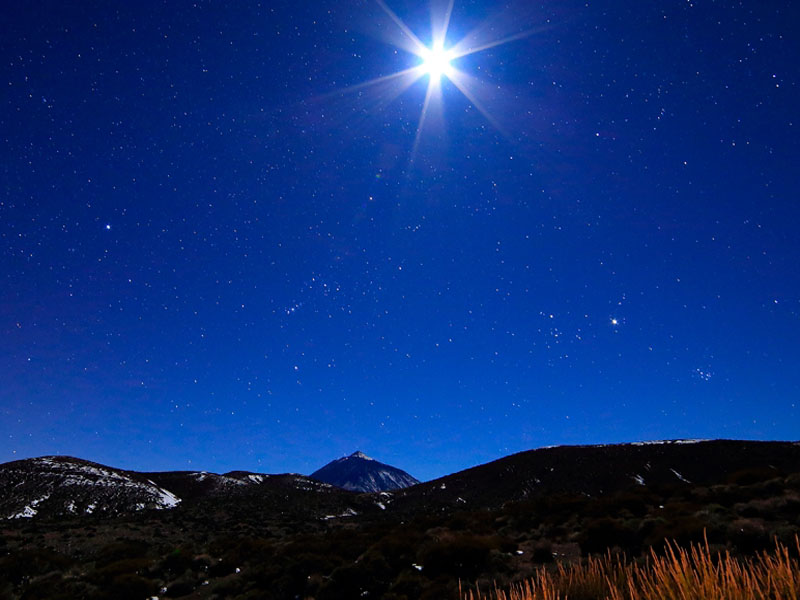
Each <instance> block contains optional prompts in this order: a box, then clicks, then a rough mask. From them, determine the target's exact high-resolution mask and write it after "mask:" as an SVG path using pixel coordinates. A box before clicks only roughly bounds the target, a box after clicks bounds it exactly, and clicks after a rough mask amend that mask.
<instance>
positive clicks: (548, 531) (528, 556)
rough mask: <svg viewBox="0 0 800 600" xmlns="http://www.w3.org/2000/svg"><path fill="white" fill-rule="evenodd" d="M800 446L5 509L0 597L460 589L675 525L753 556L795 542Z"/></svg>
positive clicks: (687, 538)
mask: <svg viewBox="0 0 800 600" xmlns="http://www.w3.org/2000/svg"><path fill="white" fill-rule="evenodd" d="M725 443H730V444H732V442H725ZM787 447H788V446H787ZM748 449H749V447H748V448H746V450H748ZM716 450H717V451H718V450H720V449H719V448H717V449H716ZM722 450H725V451H726V452H723V454H727V450H731V451H732V450H733V447H731V448H730V449H729V448H727V447H723V448H722ZM779 450H780V449H779ZM649 451H650V450H648V449H644V450H642V452H649ZM656 451H657V450H654V452H656ZM774 451H776V450H775V448H772V449H771V450H769V452H774ZM636 452H639V450H638V449H637V450H636ZM679 452H691V449H687V450H683V449H680V450H679ZM795 452H796V451H795V450H791V451H790V452H789V454H788V455H787V454H786V453H782V451H781V452H779V456H777V455H776V456H777V458H776V457H771V456H768V455H764V456H759V457H754V458H753V459H752V460H751V464H749V465H745V466H744V468H741V469H738V470H737V469H734V468H729V467H726V468H722V467H720V466H719V465H716V466H715V464H711V465H706V466H705V467H704V469H705V470H704V471H702V472H701V471H698V469H699V468H700V466H702V465H700V466H698V465H695V466H694V467H691V466H690V465H688V464H686V463H684V466H683V467H682V468H683V469H684V471H686V472H689V471H691V472H692V474H693V476H694V478H695V480H696V481H700V483H692V478H690V477H689V476H688V475H687V474H686V473H684V471H679V472H678V475H675V476H674V477H673V478H672V480H665V479H664V478H663V477H661V478H659V477H655V476H654V477H653V479H654V481H653V482H648V480H647V477H648V475H647V470H646V467H647V465H650V466H651V469H652V470H653V472H655V471H656V466H657V465H656V462H657V461H658V460H659V459H658V457H657V456H656V457H655V458H651V457H649V455H648V456H644V455H643V456H644V458H646V459H647V460H646V461H645V462H644V463H642V464H643V465H644V466H643V474H642V475H639V474H638V473H633V475H628V476H627V479H628V480H629V482H628V483H625V484H621V483H618V484H616V486H612V485H611V483H610V482H606V483H608V485H609V486H611V487H612V488H615V489H610V490H602V492H601V491H599V490H597V489H595V488H593V487H592V486H591V485H589V484H587V486H588V487H587V489H592V490H593V493H591V494H589V493H587V492H585V491H576V489H577V488H576V486H575V485H574V481H572V480H571V481H572V483H565V484H563V485H561V484H559V486H557V487H560V488H562V491H557V490H556V489H555V488H554V487H552V486H551V487H549V488H547V486H546V485H545V484H544V483H543V484H542V485H543V488H546V489H545V491H546V493H535V492H534V491H531V490H526V489H523V488H524V486H529V485H530V483H531V481H534V482H535V481H536V480H540V477H535V478H533V479H531V476H530V472H529V470H530V469H529V468H528V467H529V465H528V463H524V464H523V463H520V462H519V461H518V462H517V463H514V462H513V461H511V462H508V461H509V459H513V458H514V457H509V459H503V460H504V461H506V462H502V461H498V462H497V463H491V465H495V467H494V471H492V470H491V469H487V467H489V466H491V465H484V466H483V467H479V468H478V470H471V471H467V472H464V473H462V474H457V475H454V476H450V478H444V479H442V480H439V481H436V482H430V483H428V484H423V486H422V487H420V486H415V487H417V488H419V489H415V488H410V489H409V490H407V491H406V492H404V493H397V494H393V495H387V494H384V495H376V494H361V495H357V494H350V493H347V492H339V491H334V492H332V493H331V494H330V495H329V496H328V497H326V498H325V499H324V500H320V501H319V502H318V503H317V504H316V505H314V504H315V501H314V500H313V498H315V497H316V496H313V495H311V496H309V495H308V494H311V492H304V493H303V494H305V495H303V494H301V495H296V494H294V492H291V491H289V489H288V488H287V489H286V490H284V492H285V493H284V492H281V493H272V494H270V495H266V496H265V495H264V494H263V493H261V492H259V493H256V492H254V493H249V494H240V495H238V496H236V497H235V498H230V497H228V498H226V497H224V496H223V497H214V498H203V499H198V500H197V501H185V502H183V503H182V504H181V505H180V506H179V507H178V508H175V509H172V510H164V511H152V512H146V513H137V514H130V515H119V516H93V515H85V516H81V517H73V518H69V519H66V518H63V517H61V518H58V519H38V520H37V519H15V520H7V521H4V522H2V524H0V531H1V532H2V536H1V537H0V598H25V599H34V598H42V599H45V598H46V599H49V600H50V599H58V598H86V599H101V598H108V599H111V598H113V599H127V598H131V599H136V600H144V599H145V598H150V597H152V596H157V597H159V598H187V599H189V598H279V599H288V598H301V599H303V598H315V599H317V600H325V599H348V600H352V599H355V598H391V599H400V598H408V599H412V598H413V599H416V598H428V599H434V598H435V599H437V600H440V599H443V598H444V599H446V598H457V596H458V593H457V590H458V582H459V580H461V581H462V582H470V583H474V582H482V583H483V585H482V587H483V588H484V589H486V588H487V587H490V586H491V582H496V583H497V584H498V585H501V586H502V585H504V584H506V583H508V582H510V581H513V580H519V579H521V578H525V577H526V576H528V575H530V574H531V573H532V572H533V570H534V569H535V568H537V567H539V566H541V565H543V564H544V565H547V564H553V563H554V562H555V561H578V560H581V558H582V557H584V556H586V555H587V554H589V553H603V552H606V550H607V549H609V548H610V549H611V550H612V552H626V553H627V554H628V555H629V556H631V557H638V556H642V555H643V554H644V553H646V552H649V549H650V547H651V546H652V547H655V548H661V547H662V546H663V540H664V539H665V538H666V539H670V540H676V541H678V542H679V543H682V544H685V543H688V542H693V541H697V542H699V541H702V540H703V536H704V534H705V535H706V536H707V538H708V541H709V543H710V544H711V547H712V549H718V548H723V547H724V548H727V549H730V550H731V551H732V552H733V553H734V554H740V555H752V554H753V553H755V552H758V551H760V550H763V549H769V548H772V547H773V545H774V538H777V539H778V540H779V541H782V542H784V543H785V544H786V545H787V546H789V547H790V548H796V545H795V539H794V536H795V535H796V534H797V533H798V532H800V463H798V462H797V461H796V457H795V456H794V453H795ZM751 454H752V453H750V454H748V456H750V455H751ZM767 454H769V453H767ZM518 456H520V455H518ZM576 456H580V454H577V455H576ZM604 456H605V457H606V459H608V458H609V456H608V455H607V454H606V455H604ZM687 456H689V455H688V454H687ZM534 458H536V457H534ZM584 458H586V455H584V456H583V458H582V459H581V460H579V461H577V462H575V461H574V460H573V459H569V456H565V455H563V454H562V455H558V456H556V459H557V460H558V461H561V462H560V463H559V464H562V465H568V464H572V463H569V462H568V459H569V460H573V463H574V464H572V467H571V468H570V469H567V471H568V473H569V474H570V477H577V478H580V477H583V478H584V479H587V480H588V479H591V476H590V473H593V472H594V471H596V466H595V465H594V463H593V460H594V459H591V460H588V463H587V462H586V460H583V459H584ZM611 458H613V457H611ZM773 458H774V460H773ZM684 459H685V457H684ZM779 459H780V460H779ZM525 460H527V461H528V462H530V457H527V458H526V459H525ZM536 460H538V461H539V462H541V456H539V458H538V459H536ZM554 460H555V459H554ZM669 460H671V461H674V460H676V459H675V458H674V457H672V456H670V457H669ZM704 460H706V461H707V462H708V461H711V460H712V459H710V458H708V457H706V458H705V459H704ZM564 461H567V462H566V463H565V462H564ZM712 462H713V461H712ZM740 462H741V461H740ZM745 462H747V461H745ZM581 464H583V465H586V466H585V468H586V469H588V471H587V472H586V473H583V474H582V472H581V469H582V468H584V467H580V465H581ZM665 464H666V463H665ZM498 465H499V466H498ZM525 465H528V466H525ZM575 465H578V466H575ZM509 466H510V467H511V468H509ZM795 466H796V468H795ZM523 467H524V468H523ZM536 468H542V469H545V471H547V469H551V468H553V467H548V466H547V465H545V466H541V465H540V464H539V463H537V467H536ZM565 468H566V467H565ZM480 469H483V470H482V471H481V470H480ZM526 469H528V470H526ZM623 470H630V469H629V468H628V467H625V468H624V469H623ZM523 471H524V472H523ZM676 471H677V469H676ZM715 471H716V472H715ZM500 473H505V475H503V476H500V475H499V474H500ZM459 477H460V478H461V479H458V478H459ZM637 477H640V478H641V479H643V480H644V481H645V485H641V484H640V483H639V480H637V479H636V478H637ZM659 479H661V481H660V480H659ZM620 481H621V480H620ZM515 482H516V487H514V485H515ZM595 484H597V485H601V484H603V481H600V482H597V481H595ZM460 486H461V487H460ZM508 486H510V487H508ZM470 487H471V488H474V490H473V493H472V494H471V495H470V494H469V493H467V492H468V491H469V490H468V488H470ZM506 487H508V490H516V491H515V492H514V493H511V492H509V491H507V490H506ZM570 488H572V489H570ZM454 489H455V490H456V491H453V490H454ZM437 494H438V495H437ZM464 496H466V498H465V497H464ZM503 496H506V497H508V498H510V499H507V500H504V499H503ZM337 511H338V512H337ZM325 512H334V513H335V514H323V513H325ZM353 513H356V514H353ZM466 587H467V586H465V589H466ZM573 600H574V599H573ZM578 600H580V599H578Z"/></svg>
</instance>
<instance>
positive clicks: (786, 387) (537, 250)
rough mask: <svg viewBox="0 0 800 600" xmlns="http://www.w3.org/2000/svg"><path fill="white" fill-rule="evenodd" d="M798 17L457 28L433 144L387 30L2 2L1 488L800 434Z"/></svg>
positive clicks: (333, 8) (419, 19) (326, 14)
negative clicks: (399, 80)
mask: <svg viewBox="0 0 800 600" xmlns="http://www.w3.org/2000/svg"><path fill="white" fill-rule="evenodd" d="M388 6H389V7H390V8H391V10H392V11H394V12H395V13H396V15H397V16H398V18H399V19H402V20H403V22H404V23H405V24H407V25H408V27H409V28H410V29H411V30H412V31H413V32H415V33H416V34H417V35H418V36H419V37H420V39H421V40H422V41H423V43H425V44H429V43H430V39H431V26H430V23H431V21H430V17H429V8H430V7H429V6H428V5H427V4H425V3H417V2H408V1H399V0H398V1H393V2H390V3H389V5H388ZM442 9H443V6H441V5H440V4H437V5H435V6H434V12H436V13H437V14H441V11H442ZM798 17H800V9H799V8H798V7H797V6H796V5H795V3H792V2H790V1H788V0H786V1H780V2H756V1H752V2H734V1H731V0H723V1H716V2H714V1H707V0H692V1H686V0H682V1H677V0H675V1H671V2H666V1H664V2H639V1H632V0H631V1H626V2H606V3H601V2H597V3H595V2H588V3H587V2H577V1H571V0H568V1H566V2H564V1H559V2H545V3H526V2H521V3H519V4H518V5H513V4H508V3H505V4H503V3H497V2H488V1H487V2H484V1H456V2H455V5H454V8H453V14H452V21H451V23H450V28H449V32H448V38H447V39H448V41H447V44H446V46H447V47H449V46H450V45H452V44H454V43H456V42H457V41H458V40H459V39H461V38H463V37H464V36H465V35H467V34H468V33H470V32H471V31H477V33H476V34H475V36H474V37H473V38H469V39H471V40H477V41H479V42H483V43H488V42H492V41H496V40H500V39H503V38H505V37H508V36H512V37H513V36H518V39H515V40H513V41H510V42H509V43H506V44H501V45H498V46H496V47H492V48H489V49H487V50H484V51H482V52H477V53H474V54H470V55H468V56H463V57H461V58H458V59H456V60H454V61H453V65H454V67H456V68H457V69H458V70H459V71H460V72H461V73H462V75H464V77H465V79H464V81H467V79H466V76H470V77H473V78H474V80H469V81H471V85H473V87H472V88H470V89H471V90H473V92H474V96H473V98H472V100H477V101H478V102H477V104H479V105H480V106H476V104H475V103H474V102H472V101H471V100H470V99H468V98H467V97H465V95H464V94H462V93H461V91H459V89H458V87H457V85H456V81H455V77H454V78H453V80H451V79H448V78H447V77H444V78H443V80H442V81H441V87H440V92H441V110H434V108H435V107H434V106H433V105H432V106H431V110H429V114H428V115H427V118H426V120H425V123H424V126H423V127H422V129H421V131H420V132H419V134H418V133H417V129H418V124H419V120H420V113H421V109H422V106H423V102H424V99H425V96H426V91H427V86H428V85H429V78H428V76H427V75H424V76H423V77H421V78H420V79H419V80H418V81H417V82H416V83H414V84H413V85H411V86H410V87H409V88H408V89H406V90H405V91H404V92H403V93H402V94H401V95H399V96H398V97H396V98H392V97H391V94H390V92H391V86H390V85H389V84H379V85H368V86H363V87H359V88H355V89H352V86H357V85H359V84H362V83H364V82H367V81H369V80H372V79H374V78H377V77H381V76H387V75H391V74H392V73H396V72H398V71H400V70H402V69H406V68H409V67H414V66H415V65H417V64H419V62H420V60H419V58H418V57H416V56H414V55H413V54H410V53H408V52H406V51H405V50H403V49H401V48H398V47H397V46H395V45H393V44H392V43H391V42H395V43H397V42H398V39H399V28H398V27H397V25H396V24H395V23H393V22H392V21H391V19H390V18H389V17H388V14H387V13H386V11H384V10H382V9H381V7H380V6H379V5H378V4H377V3H374V2H367V1H366V0H359V1H353V2H333V1H327V0H321V1H315V2H288V1H282V0H281V1H277V2H264V3H261V4H256V3H252V2H249V3H246V2H241V3H234V4H224V3H220V2H197V3H189V2H168V3H162V2H138V3H131V2H80V3H64V2H13V3H10V4H6V5H5V8H4V10H3V17H2V19H0V21H1V22H2V24H0V54H1V55H2V57H3V60H2V65H0V73H2V79H0V85H2V94H1V95H0V141H1V142H2V146H0V152H2V154H1V155H0V159H1V160H0V174H1V177H2V188H1V189H0V290H1V291H0V436H2V440H3V442H2V444H0V461H5V460H13V459H16V458H24V457H30V456H36V455H42V454H53V453H65V454H71V455H77V456H80V457H83V458H87V459H91V460H95V461H98V462H103V463H106V464H111V465H114V466H119V467H125V468H133V469H139V470H162V469H195V468H196V469H206V470H213V471H225V470H230V469H248V470H255V471H266V472H278V471H298V472H305V473H308V472H311V471H313V470H314V469H316V468H318V467H320V466H321V465H323V464H325V463H326V462H328V461H329V460H331V459H333V458H336V457H338V456H341V455H343V454H346V453H350V452H352V451H354V450H356V449H360V450H363V451H364V452H366V453H368V454H370V455H372V456H374V457H376V458H378V459H380V460H383V461H384V462H389V463H391V464H394V465H397V466H399V467H401V468H404V469H406V470H408V471H409V472H411V473H412V474H413V475H415V476H417V477H419V478H422V479H427V478H432V477H434V476H438V475H443V474H446V473H449V472H452V471H455V470H458V469H462V468H466V467H469V466H472V465H474V464H477V463H481V462H485V461H488V460H491V459H494V458H498V457H500V456H503V455H506V454H509V453H512V452H516V451H520V450H525V449H530V448H534V447H538V446H542V445H550V444H566V443H604V442H622V441H634V440H642V439H654V438H675V437H729V438H756V439H797V438H798V437H799V436H798V433H797V432H798V426H800V418H799V415H800V410H799V409H798V407H797V406H796V404H797V402H798V401H800V369H798V364H800V344H798V340H800V267H799V266H798V254H800V252H799V250H800V240H799V239H798V228H799V227H800V203H798V190H800V169H798V159H799V158H800V143H799V141H798V130H799V129H800V120H799V119H798V111H797V108H798V106H800V88H799V87H798V86H799V83H800V82H799V81H798V79H800V73H799V71H798V66H797V65H798V62H800V42H799V41H798V39H799V35H798V31H797V26H796V24H797V23H798ZM521 33H526V35H519V34H521ZM392 81H396V80H389V82H390V83H391V82H392ZM348 88H350V89H348ZM484 113H485V114H484ZM415 140H416V143H415Z"/></svg>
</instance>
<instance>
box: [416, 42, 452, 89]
mask: <svg viewBox="0 0 800 600" xmlns="http://www.w3.org/2000/svg"><path fill="white" fill-rule="evenodd" d="M421 55H422V68H423V70H424V71H425V73H427V74H428V76H429V77H430V78H431V81H434V82H435V81H438V80H439V79H440V78H441V77H442V75H446V76H448V77H450V75H451V74H452V73H453V67H452V65H451V64H450V61H451V60H452V58H453V57H452V55H451V53H450V52H448V51H447V50H445V49H444V47H443V46H442V44H436V45H434V47H433V48H426V49H425V51H424V52H422V53H421Z"/></svg>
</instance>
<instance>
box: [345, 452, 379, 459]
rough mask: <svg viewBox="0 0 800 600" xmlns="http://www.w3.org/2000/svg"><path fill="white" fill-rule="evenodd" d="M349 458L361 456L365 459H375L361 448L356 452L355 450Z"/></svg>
mask: <svg viewBox="0 0 800 600" xmlns="http://www.w3.org/2000/svg"><path fill="white" fill-rule="evenodd" d="M347 458H361V459H364V460H375V459H374V458H370V457H369V456H367V455H366V454H364V453H363V452H362V451H361V450H356V451H355V452H353V453H352V454H351V455H350V456H348V457H347Z"/></svg>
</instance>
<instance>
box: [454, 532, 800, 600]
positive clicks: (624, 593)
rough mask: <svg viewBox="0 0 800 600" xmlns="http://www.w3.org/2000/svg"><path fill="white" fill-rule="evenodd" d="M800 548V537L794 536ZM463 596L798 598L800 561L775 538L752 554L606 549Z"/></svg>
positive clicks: (703, 548)
mask: <svg viewBox="0 0 800 600" xmlns="http://www.w3.org/2000/svg"><path fill="white" fill-rule="evenodd" d="M795 544H796V546H797V551H798V554H800V540H798V539H797V538H795ZM462 598H463V599H464V600H590V599H591V600H795V599H797V598H800V563H798V561H797V560H796V559H794V558H792V557H791V556H790V555H789V549H788V548H787V547H786V546H784V545H783V544H780V543H777V542H776V546H775V549H774V550H772V551H771V552H763V553H761V554H758V555H756V556H755V557H753V558H749V559H739V558H733V557H732V556H731V555H730V554H729V553H727V552H725V553H714V554H712V552H711V550H710V549H709V546H708V542H707V541H706V543H705V544H701V545H697V546H690V547H689V548H688V549H685V548H680V547H678V546H676V545H675V544H667V548H666V552H665V553H664V554H663V555H661V556H659V555H657V554H656V553H655V552H651V554H650V557H649V559H648V560H647V561H646V562H645V563H643V564H634V563H629V562H626V561H625V559H623V558H617V557H612V556H611V555H607V556H605V557H603V558H589V559H588V561H587V562H586V563H583V564H579V565H578V564H576V565H564V564H561V565H559V566H558V567H557V568H556V569H554V570H553V569H550V570H547V569H545V568H541V569H540V570H539V571H538V572H537V573H536V575H535V576H534V577H533V578H532V579H530V580H528V581H525V582H523V583H520V584H517V585H515V586H513V587H512V588H511V589H508V590H498V589H495V590H493V591H491V592H489V593H482V592H477V593H473V592H467V593H465V594H462Z"/></svg>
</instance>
